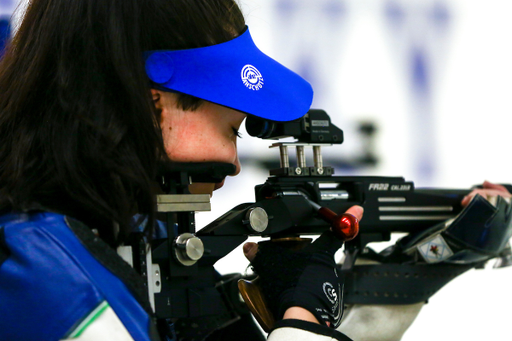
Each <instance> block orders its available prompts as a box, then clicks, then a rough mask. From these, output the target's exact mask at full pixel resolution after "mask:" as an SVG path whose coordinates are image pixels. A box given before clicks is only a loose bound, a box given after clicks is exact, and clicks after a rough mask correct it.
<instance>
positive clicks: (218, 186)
mask: <svg viewBox="0 0 512 341" xmlns="http://www.w3.org/2000/svg"><path fill="white" fill-rule="evenodd" d="M222 186H224V180H222V181H221V182H217V183H216V184H215V187H214V189H213V190H214V191H216V190H218V189H219V188H222Z"/></svg>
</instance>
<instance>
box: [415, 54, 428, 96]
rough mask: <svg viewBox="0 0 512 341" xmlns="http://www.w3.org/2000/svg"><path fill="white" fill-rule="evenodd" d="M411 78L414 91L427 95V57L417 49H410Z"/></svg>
mask: <svg viewBox="0 0 512 341" xmlns="http://www.w3.org/2000/svg"><path fill="white" fill-rule="evenodd" d="M411 58H412V60H411V64H412V65H411V67H412V70H411V71H412V72H411V77H412V84H414V89H415V90H417V91H420V92H422V93H424V94H427V93H428V92H429V90H430V80H429V77H430V73H429V67H428V65H427V60H426V59H427V56H426V54H425V53H423V52H422V51H421V50H420V49H418V48H413V49H412V56H411Z"/></svg>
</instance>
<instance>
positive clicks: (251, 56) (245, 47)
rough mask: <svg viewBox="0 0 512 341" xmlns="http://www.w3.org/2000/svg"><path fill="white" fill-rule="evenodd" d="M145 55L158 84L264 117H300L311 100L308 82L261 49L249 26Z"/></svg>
mask: <svg viewBox="0 0 512 341" xmlns="http://www.w3.org/2000/svg"><path fill="white" fill-rule="evenodd" d="M145 58H146V73H147V75H148V77H149V78H150V79H151V81H153V82H154V83H156V85H157V86H158V87H160V88H162V89H167V90H171V91H177V92H181V93H184V94H188V95H192V96H195V97H199V98H202V99H204V100H207V101H210V102H213V103H217V104H220V105H223V106H226V107H229V108H233V109H236V110H240V111H243V112H245V113H248V114H251V115H255V116H258V117H261V118H264V119H268V120H274V121H291V120H294V119H297V118H300V117H302V116H304V115H305V114H306V112H307V111H308V110H309V107H310V106H311V102H312V100H313V89H312V88H311V85H310V84H309V83H308V82H307V81H306V80H304V79H303V78H302V77H300V76H299V75H297V74H296V73H294V72H293V71H291V70H289V69H287V68H286V67H284V66H283V65H281V64H279V63H278V62H276V61H275V60H273V59H272V58H270V57H269V56H267V55H266V54H264V53H263V52H261V51H260V50H259V49H258V47H257V46H256V45H255V44H254V42H253V40H252V38H251V35H250V34H249V29H246V30H245V32H244V33H243V34H241V35H240V36H238V37H237V38H235V39H233V40H230V41H227V42H225V43H222V44H217V45H212V46H207V47H201V48H195V49H188V50H176V51H149V52H147V53H146V55H145Z"/></svg>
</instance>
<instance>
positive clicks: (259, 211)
mask: <svg viewBox="0 0 512 341" xmlns="http://www.w3.org/2000/svg"><path fill="white" fill-rule="evenodd" d="M243 223H244V224H245V225H247V226H248V227H249V228H250V229H251V230H252V231H254V232H263V231H265V230H266V229H267V227H268V215H267V212H266V211H265V210H264V209H263V208H261V207H253V208H251V209H249V210H248V211H247V213H246V214H245V220H243Z"/></svg>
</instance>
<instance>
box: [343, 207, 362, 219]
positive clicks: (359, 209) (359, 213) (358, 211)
mask: <svg viewBox="0 0 512 341" xmlns="http://www.w3.org/2000/svg"><path fill="white" fill-rule="evenodd" d="M345 213H349V214H352V215H353V216H354V217H356V218H357V220H361V219H362V218H363V213H364V208H362V207H361V206H358V205H355V206H352V207H351V208H349V209H348V210H347V211H346V212H345Z"/></svg>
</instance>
